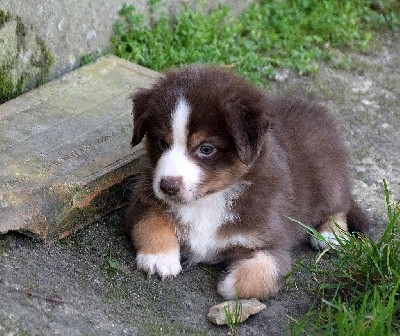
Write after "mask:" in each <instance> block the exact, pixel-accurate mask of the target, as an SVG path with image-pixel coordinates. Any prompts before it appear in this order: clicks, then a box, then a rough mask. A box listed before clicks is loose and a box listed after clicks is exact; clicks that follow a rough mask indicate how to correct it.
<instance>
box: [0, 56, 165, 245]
mask: <svg viewBox="0 0 400 336" xmlns="http://www.w3.org/2000/svg"><path fill="white" fill-rule="evenodd" d="M158 76H159V74H158V73H156V72H154V71H152V70H148V69H146V68H143V67H141V66H138V65H135V64H132V63H129V62H127V61H124V60H122V59H119V58H116V57H112V56H109V57H105V58H103V59H101V60H99V61H97V62H96V63H94V64H91V65H87V66H85V67H82V68H80V69H78V70H75V71H73V72H72V73H70V74H68V75H66V76H64V77H62V78H61V79H59V80H56V81H53V82H50V83H48V84H46V85H43V86H41V87H40V88H38V89H36V90H33V91H31V92H29V93H27V94H25V95H23V96H20V97H18V98H16V99H14V100H12V101H9V102H7V103H5V104H2V105H0V232H1V233H5V232H7V231H10V230H18V231H23V232H31V233H34V234H36V235H38V236H40V237H41V238H43V239H46V240H48V239H55V238H61V237H64V236H66V235H67V234H69V233H70V232H72V231H74V230H76V229H77V228H79V227H81V226H83V225H85V224H87V223H89V222H91V221H93V220H94V219H96V218H98V217H99V216H100V215H102V214H104V213H106V212H108V211H110V210H112V209H115V208H117V207H118V206H120V205H121V199H122V194H123V191H124V188H125V187H124V183H126V181H127V179H128V178H129V176H132V175H134V174H135V173H136V172H137V171H136V169H137V162H138V160H139V158H140V157H141V155H142V152H143V151H142V149H141V148H140V147H139V148H138V149H135V150H132V149H131V148H130V145H129V142H130V136H131V127H132V121H131V119H132V116H131V102H130V99H129V96H130V94H131V93H132V92H133V91H134V90H136V89H137V88H139V87H147V86H149V85H151V83H152V82H153V81H154V80H155V79H156V78H157V77H158Z"/></svg>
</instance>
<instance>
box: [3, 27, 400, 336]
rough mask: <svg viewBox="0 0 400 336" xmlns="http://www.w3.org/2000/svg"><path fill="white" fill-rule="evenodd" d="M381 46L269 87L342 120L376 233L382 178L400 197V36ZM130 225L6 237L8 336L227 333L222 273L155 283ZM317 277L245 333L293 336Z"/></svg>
mask: <svg viewBox="0 0 400 336" xmlns="http://www.w3.org/2000/svg"><path fill="white" fill-rule="evenodd" d="M378 42H379V43H377V45H378V46H377V47H376V48H375V49H374V50H372V51H370V52H368V53H365V54H357V55H353V62H352V65H351V68H350V69H348V70H338V69H334V68H332V67H330V66H326V65H321V67H320V72H319V75H318V76H315V77H311V76H310V77H302V78H298V77H297V76H295V75H293V74H290V73H289V76H288V77H287V78H286V79H285V80H283V81H274V82H272V83H271V84H270V85H269V87H268V90H269V91H270V92H272V93H281V94H282V93H285V94H297V95H302V96H304V95H306V96H308V97H310V98H313V99H316V100H318V101H320V102H321V103H323V104H325V105H327V106H328V107H329V108H330V110H331V111H332V112H333V113H334V114H335V115H336V117H337V119H338V121H339V124H340V126H341V129H342V131H343V133H344V137H345V138H346V140H347V142H348V144H349V147H350V150H351V153H352V157H353V170H354V176H355V183H354V193H355V195H356V198H357V199H358V200H359V202H360V204H361V205H362V207H363V208H364V209H366V211H367V213H368V216H369V217H370V218H371V220H372V221H373V222H374V225H375V227H374V229H373V232H372V235H373V236H374V237H379V235H380V234H381V232H382V230H383V228H384V226H385V224H386V209H385V200H384V196H383V187H382V180H383V179H386V180H387V182H388V184H389V188H390V191H391V194H392V198H393V200H398V199H399V198H400V34H399V33H388V34H385V35H384V36H381V37H380V38H379V41H378ZM128 140H129V139H128ZM128 140H127V144H128V142H129V141H128ZM121 223H122V210H121V211H118V212H115V213H113V214H110V215H109V216H107V217H105V218H103V219H102V220H101V221H99V222H97V223H95V224H93V225H91V226H89V227H87V228H86V229H83V230H81V231H79V232H78V233H76V234H75V235H74V236H72V237H70V238H67V239H64V240H62V241H60V242H57V243H54V244H51V245H45V244H43V243H42V242H40V241H37V240H35V239H32V238H28V237H26V236H23V235H20V234H15V233H10V234H6V235H4V236H0V335H182V334H186V335H214V334H215V335H226V334H228V333H229V329H228V328H227V327H217V326H214V325H212V324H211V323H209V322H208V321H207V320H206V317H205V316H206V314H207V311H208V309H209V307H210V306H212V305H214V304H216V303H218V302H221V301H222V299H221V297H219V296H218V294H217V293H216V283H217V278H216V277H215V275H214V274H213V272H210V269H209V268H206V267H203V266H201V265H200V266H197V267H195V268H191V269H187V270H184V272H183V273H182V274H180V275H179V276H178V277H177V278H175V279H173V280H165V281H160V280H159V279H157V278H156V277H149V278H147V277H146V276H144V275H143V274H141V273H140V272H138V271H136V270H135V267H134V251H133V249H132V248H131V246H130V244H129V242H128V241H127V239H126V238H125V236H124V235H123V233H122V230H121ZM295 255H296V257H297V258H298V259H301V258H314V257H315V256H316V252H315V251H313V250H312V249H311V248H310V247H309V246H308V245H306V244H305V245H303V246H302V247H301V248H300V249H299V250H298V251H296V254H295ZM308 281H309V279H307V276H306V275H305V274H302V272H300V273H298V274H296V276H295V277H294V278H293V279H291V285H290V286H288V287H287V288H285V289H284V290H282V291H281V293H279V294H278V295H277V296H276V297H274V298H271V299H269V300H266V301H265V302H264V303H265V304H266V305H267V309H266V310H264V311H263V312H261V313H260V314H258V315H256V316H253V317H251V318H250V319H249V320H248V321H246V322H245V323H244V324H243V325H242V326H241V328H240V334H242V335H285V334H287V333H288V325H289V321H291V320H292V319H296V318H298V317H299V316H300V315H301V314H303V313H304V312H306V311H307V309H308V308H309V306H310V304H311V303H312V300H313V293H312V292H309V291H307V290H306V287H307V282H308Z"/></svg>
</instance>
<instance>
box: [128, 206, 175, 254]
mask: <svg viewBox="0 0 400 336" xmlns="http://www.w3.org/2000/svg"><path fill="white" fill-rule="evenodd" d="M131 238H132V241H133V244H134V246H135V248H136V249H137V250H138V252H141V253H146V254H160V253H167V252H171V251H175V250H178V249H179V241H178V237H177V236H176V232H175V227H174V226H173V224H172V221H171V219H170V218H168V217H167V216H166V215H165V214H163V213H160V212H158V213H157V212H153V213H150V214H148V215H147V216H146V217H145V218H144V219H143V220H141V221H140V222H139V223H137V224H136V226H135V227H134V229H133V230H132V237H131Z"/></svg>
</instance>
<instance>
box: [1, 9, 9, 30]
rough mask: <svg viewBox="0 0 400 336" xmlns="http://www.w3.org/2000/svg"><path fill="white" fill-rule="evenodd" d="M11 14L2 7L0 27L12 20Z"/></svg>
mask: <svg viewBox="0 0 400 336" xmlns="http://www.w3.org/2000/svg"><path fill="white" fill-rule="evenodd" d="M10 19H11V15H10V14H9V13H6V12H4V11H3V10H1V9H0V29H1V28H3V27H4V24H5V23H6V22H8V21H10Z"/></svg>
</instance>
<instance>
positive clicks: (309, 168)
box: [127, 66, 368, 299]
mask: <svg viewBox="0 0 400 336" xmlns="http://www.w3.org/2000/svg"><path fill="white" fill-rule="evenodd" d="M132 98H133V104H134V105H133V106H134V107H133V114H134V131H133V138H132V146H136V145H137V144H139V142H140V141H141V140H142V139H143V138H144V137H145V139H146V141H145V146H146V150H147V159H148V164H147V165H146V166H145V167H144V168H143V174H142V175H141V176H140V179H139V182H138V184H137V185H136V187H135V188H134V191H133V195H132V200H131V204H130V206H129V208H128V211H127V227H128V231H129V234H130V237H131V239H132V242H133V245H134V246H135V248H136V249H137V256H136V262H137V267H138V269H141V270H143V271H145V272H146V273H148V274H158V275H159V276H160V277H161V278H166V277H170V276H176V275H177V274H178V273H179V272H180V271H181V254H185V255H186V256H187V258H188V259H189V261H190V262H192V263H198V262H204V263H218V262H221V261H225V262H228V264H229V267H228V273H227V275H226V277H225V278H224V279H223V280H222V281H221V282H220V283H219V284H218V291H219V293H220V294H221V295H222V296H223V297H225V298H229V299H232V298H234V297H235V295H236V291H237V293H238V294H239V297H242V298H250V297H256V298H260V299H262V298H266V297H268V296H270V295H272V294H274V293H276V292H277V291H278V290H279V288H280V286H281V284H282V278H283V277H284V276H285V275H286V274H287V272H288V271H289V270H290V267H291V252H292V250H293V247H294V246H295V245H296V244H298V243H299V242H301V241H302V240H303V239H304V238H305V236H306V234H305V233H304V230H303V229H302V227H301V226H300V225H299V224H296V223H293V222H291V221H290V220H288V219H287V217H288V216H289V217H292V218H295V219H297V220H299V221H301V222H303V223H305V224H307V225H309V226H311V227H314V228H317V229H318V230H319V231H320V232H321V233H322V234H323V235H324V236H325V237H326V238H327V240H328V241H334V240H335V235H334V234H333V233H332V231H331V227H334V226H333V224H332V221H331V218H332V216H333V218H334V219H335V220H336V222H337V224H338V225H339V226H340V227H341V228H342V229H343V230H348V229H350V230H357V231H364V230H366V229H367V227H368V222H367V220H366V218H365V216H364V215H363V213H362V211H361V210H360V209H359V207H358V206H357V205H356V204H355V202H354V201H353V199H352V195H351V184H352V183H351V178H350V170H349V162H348V154H347V152H346V149H345V146H344V144H343V142H342V140H341V139H340V136H339V134H338V130H337V128H336V126H335V123H334V121H333V120H332V118H331V117H330V116H329V115H328V114H327V112H326V111H325V109H324V108H323V107H321V106H319V105H316V104H312V103H308V102H305V101H302V100H293V99H292V100H285V99H282V100H279V99H278V100H269V99H267V98H266V97H265V96H264V95H263V94H262V93H261V92H259V91H258V90H257V89H255V88H254V87H253V86H251V85H250V84H249V83H247V82H246V81H244V80H243V79H241V78H239V77H237V76H235V75H233V74H232V73H230V72H228V71H226V70H222V69H218V68H210V67H202V66H188V67H185V68H182V69H181V70H177V71H171V72H168V73H166V74H165V76H164V77H163V78H162V79H160V80H159V81H158V82H157V83H156V84H155V85H154V86H153V87H152V88H150V89H143V90H141V91H139V92H137V93H135V94H134V95H133V97H132ZM337 234H338V235H340V234H341V232H337ZM314 243H315V244H316V245H317V246H320V247H322V248H324V247H326V245H325V244H324V243H322V242H320V241H315V242H314Z"/></svg>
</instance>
